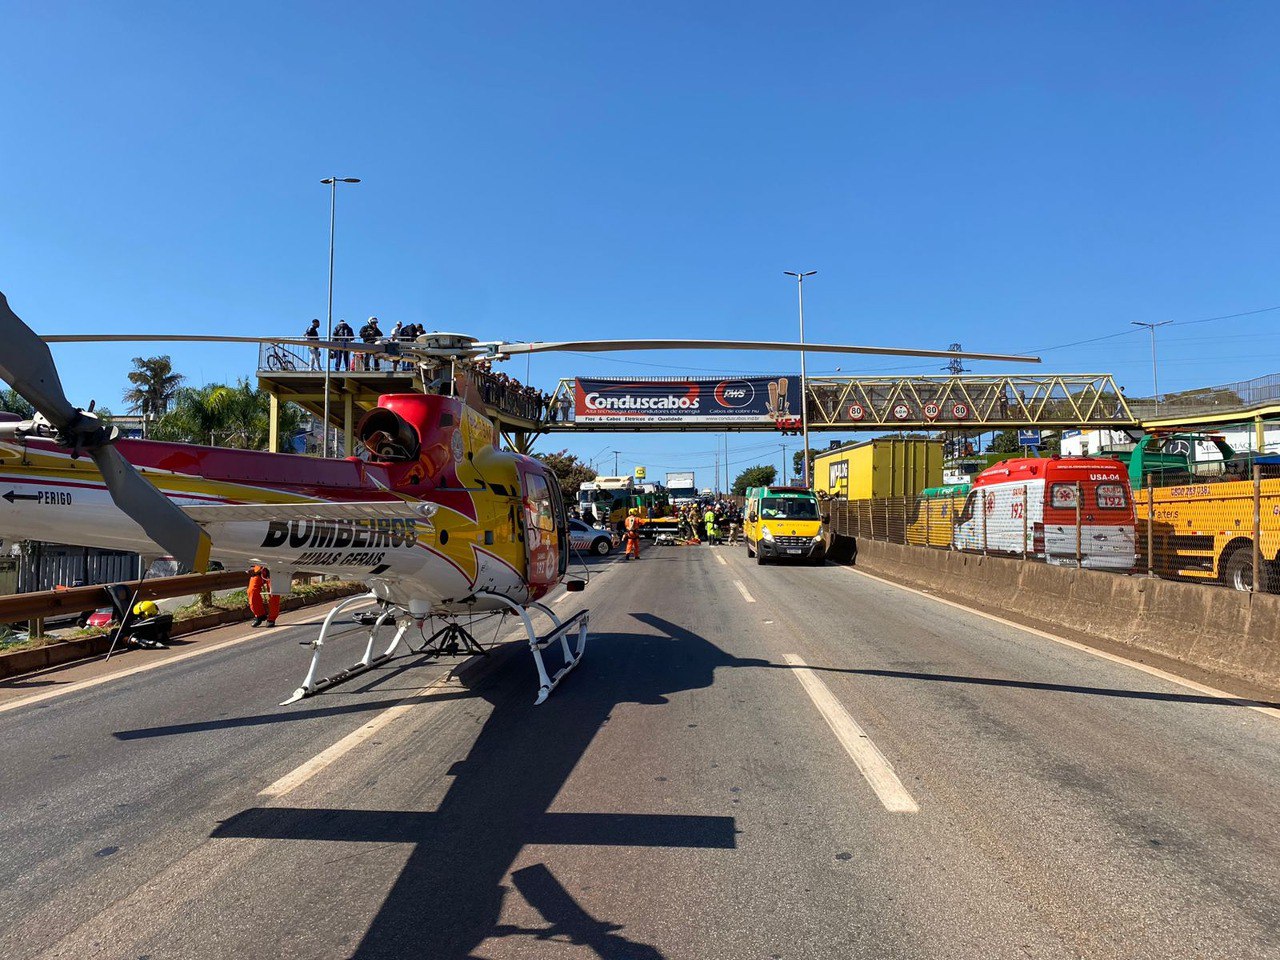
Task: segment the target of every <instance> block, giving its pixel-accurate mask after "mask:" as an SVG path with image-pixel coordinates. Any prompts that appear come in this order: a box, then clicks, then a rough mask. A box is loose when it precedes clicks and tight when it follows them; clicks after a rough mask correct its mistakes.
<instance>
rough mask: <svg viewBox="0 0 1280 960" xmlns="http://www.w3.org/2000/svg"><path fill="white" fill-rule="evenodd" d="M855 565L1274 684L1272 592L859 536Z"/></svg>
mask: <svg viewBox="0 0 1280 960" xmlns="http://www.w3.org/2000/svg"><path fill="white" fill-rule="evenodd" d="M857 566H858V568H859V569H865V570H866V571H867V572H868V573H873V574H876V575H878V576H883V577H885V578H886V579H889V580H894V581H900V582H902V583H906V584H909V585H911V586H914V587H918V588H921V589H926V590H929V591H931V592H933V593H936V594H938V595H939V596H944V597H947V598H948V599H954V600H958V601H961V602H972V603H975V604H978V605H981V606H983V607H986V608H996V609H997V610H1003V611H1008V612H1009V613H1010V614H1011V615H1013V616H1015V617H1016V618H1018V619H1023V620H1027V621H1030V622H1033V623H1037V624H1040V625H1043V626H1044V627H1045V628H1046V629H1051V628H1053V627H1063V628H1067V629H1070V630H1073V631H1079V632H1081V633H1084V634H1088V635H1091V636H1095V637H1099V638H1101V639H1104V640H1109V641H1112V642H1114V643H1118V644H1122V645H1124V646H1127V647H1132V648H1134V649H1136V650H1140V651H1147V652H1150V653H1154V654H1158V655H1160V656H1163V657H1168V658H1170V659H1172V660H1177V661H1181V662H1183V663H1187V664H1190V665H1192V666H1195V667H1197V668H1199V669H1202V670H1207V671H1209V672H1212V673H1216V674H1223V675H1226V676H1229V677H1234V678H1237V679H1239V680H1243V681H1245V682H1247V683H1251V684H1256V685H1258V686H1263V687H1267V688H1269V689H1280V596H1276V595H1272V594H1250V593H1243V592H1240V591H1235V590H1226V589H1221V588H1217V587H1212V586H1205V585H1202V584H1195V583H1180V582H1176V581H1172V580H1154V579H1150V578H1147V577H1142V576H1118V575H1116V574H1112V573H1102V572H1098V571H1093V570H1078V569H1076V568H1074V567H1056V566H1050V565H1049V564H1045V563H1035V562H1026V561H1023V560H1017V559H1010V558H1005V557H983V556H979V555H975V554H967V553H957V552H954V551H948V550H933V549H929V548H927V547H912V546H901V545H899V544H893V543H880V542H877V541H872V540H866V539H862V540H859V541H858V551H857Z"/></svg>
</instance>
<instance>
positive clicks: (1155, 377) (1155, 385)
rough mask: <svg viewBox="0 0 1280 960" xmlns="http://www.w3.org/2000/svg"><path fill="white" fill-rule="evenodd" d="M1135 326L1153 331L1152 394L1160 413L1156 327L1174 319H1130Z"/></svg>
mask: <svg viewBox="0 0 1280 960" xmlns="http://www.w3.org/2000/svg"><path fill="white" fill-rule="evenodd" d="M1129 322H1130V323H1132V324H1133V325H1134V326H1135V327H1146V328H1147V329H1148V330H1149V331H1151V396H1152V399H1153V400H1155V403H1156V414H1157V415H1159V413H1160V378H1159V375H1158V372H1157V369H1156V327H1163V326H1164V325H1165V324H1166V323H1173V321H1172V320H1161V321H1160V322H1159V323H1146V322H1145V321H1142V320H1130V321H1129Z"/></svg>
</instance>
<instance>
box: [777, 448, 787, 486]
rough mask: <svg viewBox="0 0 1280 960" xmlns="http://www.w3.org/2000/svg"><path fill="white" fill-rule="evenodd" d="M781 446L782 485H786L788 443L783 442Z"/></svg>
mask: <svg viewBox="0 0 1280 960" xmlns="http://www.w3.org/2000/svg"><path fill="white" fill-rule="evenodd" d="M779 446H780V447H782V485H783V486H784V487H785V486H786V485H787V445H786V444H785V443H782V444H779Z"/></svg>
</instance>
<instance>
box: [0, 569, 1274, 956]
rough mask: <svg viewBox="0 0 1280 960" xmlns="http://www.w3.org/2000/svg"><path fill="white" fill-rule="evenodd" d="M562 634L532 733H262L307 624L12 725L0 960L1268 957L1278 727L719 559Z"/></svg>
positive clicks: (417, 718)
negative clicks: (571, 653) (566, 648)
mask: <svg viewBox="0 0 1280 960" xmlns="http://www.w3.org/2000/svg"><path fill="white" fill-rule="evenodd" d="M584 604H585V605H588V606H590V607H591V610H592V627H593V639H592V642H591V646H590V648H589V650H588V656H587V659H586V660H585V661H584V663H583V665H582V666H581V667H580V668H579V670H578V671H576V672H575V673H573V674H572V675H570V677H569V678H568V679H567V680H566V682H565V683H564V685H563V686H562V687H561V688H560V689H559V690H557V691H556V693H555V694H554V695H553V696H552V698H551V699H550V701H548V703H546V704H545V705H543V706H541V707H534V706H533V705H532V701H533V693H534V686H535V683H534V679H533V670H532V667H531V664H530V662H529V658H528V656H527V654H524V653H521V654H520V655H519V656H517V657H512V658H510V659H507V660H505V661H504V662H502V663H500V664H499V665H498V666H497V667H496V668H495V669H494V670H493V671H492V672H491V673H490V674H489V675H488V676H487V677H485V678H484V679H483V680H482V681H480V682H479V683H478V684H477V685H475V687H474V688H473V689H469V690H468V689H465V688H462V687H461V686H459V685H457V684H456V683H450V682H437V684H436V685H435V686H429V685H430V684H431V683H432V682H433V681H440V680H441V678H442V675H443V672H444V669H445V668H444V667H442V666H441V665H439V664H435V665H429V666H419V667H416V668H414V669H400V668H396V669H387V670H383V671H380V672H379V673H378V674H377V675H376V677H375V678H373V679H368V678H366V679H365V680H364V682H360V681H357V682H356V683H355V684H354V685H353V686H352V687H349V688H344V689H339V690H336V691H332V692H330V693H327V694H325V695H323V696H320V697H316V698H314V699H311V700H308V701H303V702H301V703H298V704H295V705H293V706H290V707H283V708H282V707H277V706H275V704H276V703H277V702H278V701H279V700H280V699H282V698H283V695H284V694H285V693H287V692H288V690H289V689H290V688H291V687H292V686H293V685H294V684H295V682H296V680H297V677H298V674H299V673H300V672H301V669H302V666H303V664H302V661H303V659H304V657H305V653H306V651H305V650H303V649H302V648H300V647H298V646H297V645H296V643H295V641H297V640H300V639H304V638H306V637H307V636H309V635H310V633H312V632H313V631H314V630H315V627H314V623H315V622H316V620H317V618H316V617H314V616H312V617H309V618H308V623H310V624H312V625H311V626H305V625H304V626H293V627H288V628H283V629H278V630H277V631H276V632H275V633H274V634H272V635H263V636H260V637H259V636H255V637H254V638H253V639H251V640H248V641H245V642H243V643H238V644H235V645H232V646H228V647H225V648H223V649H220V650H215V651H213V652H210V653H207V654H202V655H199V656H194V657H190V658H188V659H185V660H181V661H177V662H174V663H172V664H166V665H163V666H160V667H158V668H157V669H154V670H150V671H147V672H144V673H138V674H134V675H132V676H127V677H123V678H121V679H117V680H112V681H110V682H106V683H101V684H98V685H96V686H93V687H89V688H87V689H82V690H78V691H75V690H73V691H71V692H67V693H62V694H60V695H57V696H51V697H49V698H47V699H45V700H43V701H41V702H39V703H34V704H31V705H29V706H21V705H19V706H17V707H16V708H12V709H5V710H3V712H0V736H2V737H3V741H2V742H3V743H4V745H5V746H4V755H3V756H4V789H3V791H0V955H2V956H4V957H6V958H26V957H34V956H48V957H76V958H83V957H130V958H141V957H148V958H156V960H159V958H177V957H201V958H205V957H219V958H221V957H308V958H310V957H346V956H355V957H361V958H373V957H388V958H389V957H422V958H449V957H464V956H471V957H481V958H490V960H497V958H514V957H519V958H535V960H536V958H543V957H557V958H559V957H575V958H576V957H602V958H623V957H626V958H643V960H653V958H659V957H666V958H686V957H688V958H788V960H791V958H808V957H814V958H819V957H820V958H826V957H831V958H850V957H866V958H894V957H904V958H906V957H911V958H935V957H946V958H950V957H957V958H969V957H972V958H996V957H1037V958H1039V957H1045V958H1056V957H1117V958H1120V957H1123V958H1144V957H1151V958H1160V960H1168V958H1180V957H1197V958H1200V957H1222V958H1250V957H1273V958H1274V957H1277V956H1280V830H1278V829H1277V824H1278V823H1280V799H1278V798H1277V795H1276V793H1277V792H1276V786H1277V784H1280V718H1277V716H1275V715H1273V714H1272V715H1269V714H1267V713H1264V712H1262V711H1259V710H1255V709H1251V708H1250V707H1249V706H1248V705H1247V704H1246V703H1244V702H1242V701H1239V700H1233V699H1231V698H1229V697H1227V698H1218V697H1214V696H1211V695H1206V694H1204V693H1199V692H1196V691H1193V690H1190V689H1188V688H1186V687H1183V686H1180V685H1178V684H1175V683H1172V682H1169V681H1166V680H1163V679H1160V678H1157V677H1153V676H1151V675H1149V674H1146V673H1143V672H1139V671H1138V670H1135V669H1133V668H1131V667H1128V666H1125V665H1122V664H1117V663H1114V662H1111V661H1108V660H1106V659H1102V658H1099V657H1096V656H1093V655H1091V654H1089V653H1087V652H1083V651H1080V650H1076V649H1073V648H1071V647H1068V646H1064V645H1061V644H1057V643H1054V642H1053V641H1051V640H1048V639H1045V638H1043V637H1039V636H1036V635H1034V634H1031V633H1028V632H1025V631H1022V630H1019V629H1017V628H1015V627H1012V626H1006V625H1001V624H999V623H995V622H993V621H991V620H990V619H986V618H983V617H980V616H978V615H976V614H971V613H966V612H964V611H960V610H956V609H955V608H952V607H948V606H945V605H942V604H940V603H937V602H936V601H933V600H931V599H928V598H926V597H922V596H920V595H917V594H914V593H911V592H907V591H903V590H901V589H898V588H895V587H893V586H890V585H886V584H882V583H879V582H877V581H874V580H871V579H868V578H865V577H863V576H860V575H859V574H857V573H854V572H852V571H850V570H847V569H843V568H837V567H822V568H815V567H780V566H769V567H757V566H755V565H754V564H752V563H749V562H748V561H747V559H746V557H745V555H744V553H743V552H742V550H741V548H729V547H721V548H708V547H702V548H697V547H694V548H690V547H672V548H657V549H648V550H647V551H646V553H645V557H644V559H642V560H641V561H640V562H638V563H632V564H625V565H624V564H621V563H618V562H616V561H613V562H610V563H609V564H607V565H606V566H605V568H604V572H603V574H602V575H601V576H600V578H599V579H598V580H597V581H596V582H595V583H593V584H592V585H591V587H589V588H588V590H587V591H586V592H585V593H583V594H577V595H569V596H567V598H566V599H565V600H564V601H563V602H560V603H557V604H556V606H555V609H556V610H557V612H563V613H569V612H573V611H574V610H576V609H578V608H579V607H580V606H582V605H584ZM406 698H407V699H406ZM10 702H12V701H10ZM397 703H399V704H400V706H398V707H395V709H394V711H393V712H391V713H387V710H388V708H391V707H393V706H394V705H395V704H397ZM6 706H7V705H6ZM370 722H373V723H374V725H375V726H374V728H372V729H367V728H365V725H366V724H369V723H370ZM361 730H363V732H357V731H361ZM344 738H345V739H344ZM360 738H363V739H360ZM357 741H358V742H357ZM339 743H342V744H343V746H341V747H337V748H335V747H334V745H335V744H339ZM339 753H340V754H341V755H340V756H337V754H339ZM317 757H318V758H319V759H318V760H313V758H317ZM299 770H301V772H297V771H299ZM273 785H274V786H273ZM264 790H265V791H267V793H266V794H264V793H263V791H264Z"/></svg>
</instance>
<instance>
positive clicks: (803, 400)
mask: <svg viewBox="0 0 1280 960" xmlns="http://www.w3.org/2000/svg"><path fill="white" fill-rule="evenodd" d="M782 272H783V274H785V275H786V276H788V277H795V278H796V295H797V297H798V299H799V304H800V347H801V350H800V430H801V432H802V433H803V434H804V485H805V486H806V487H808V486H810V483H809V404H808V399H809V379H808V377H807V375H806V371H805V366H804V349H803V348H804V278H805V277H812V276H813V275H814V274H815V273H817V272H818V271H817V270H808V271H796V270H783V271H782Z"/></svg>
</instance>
